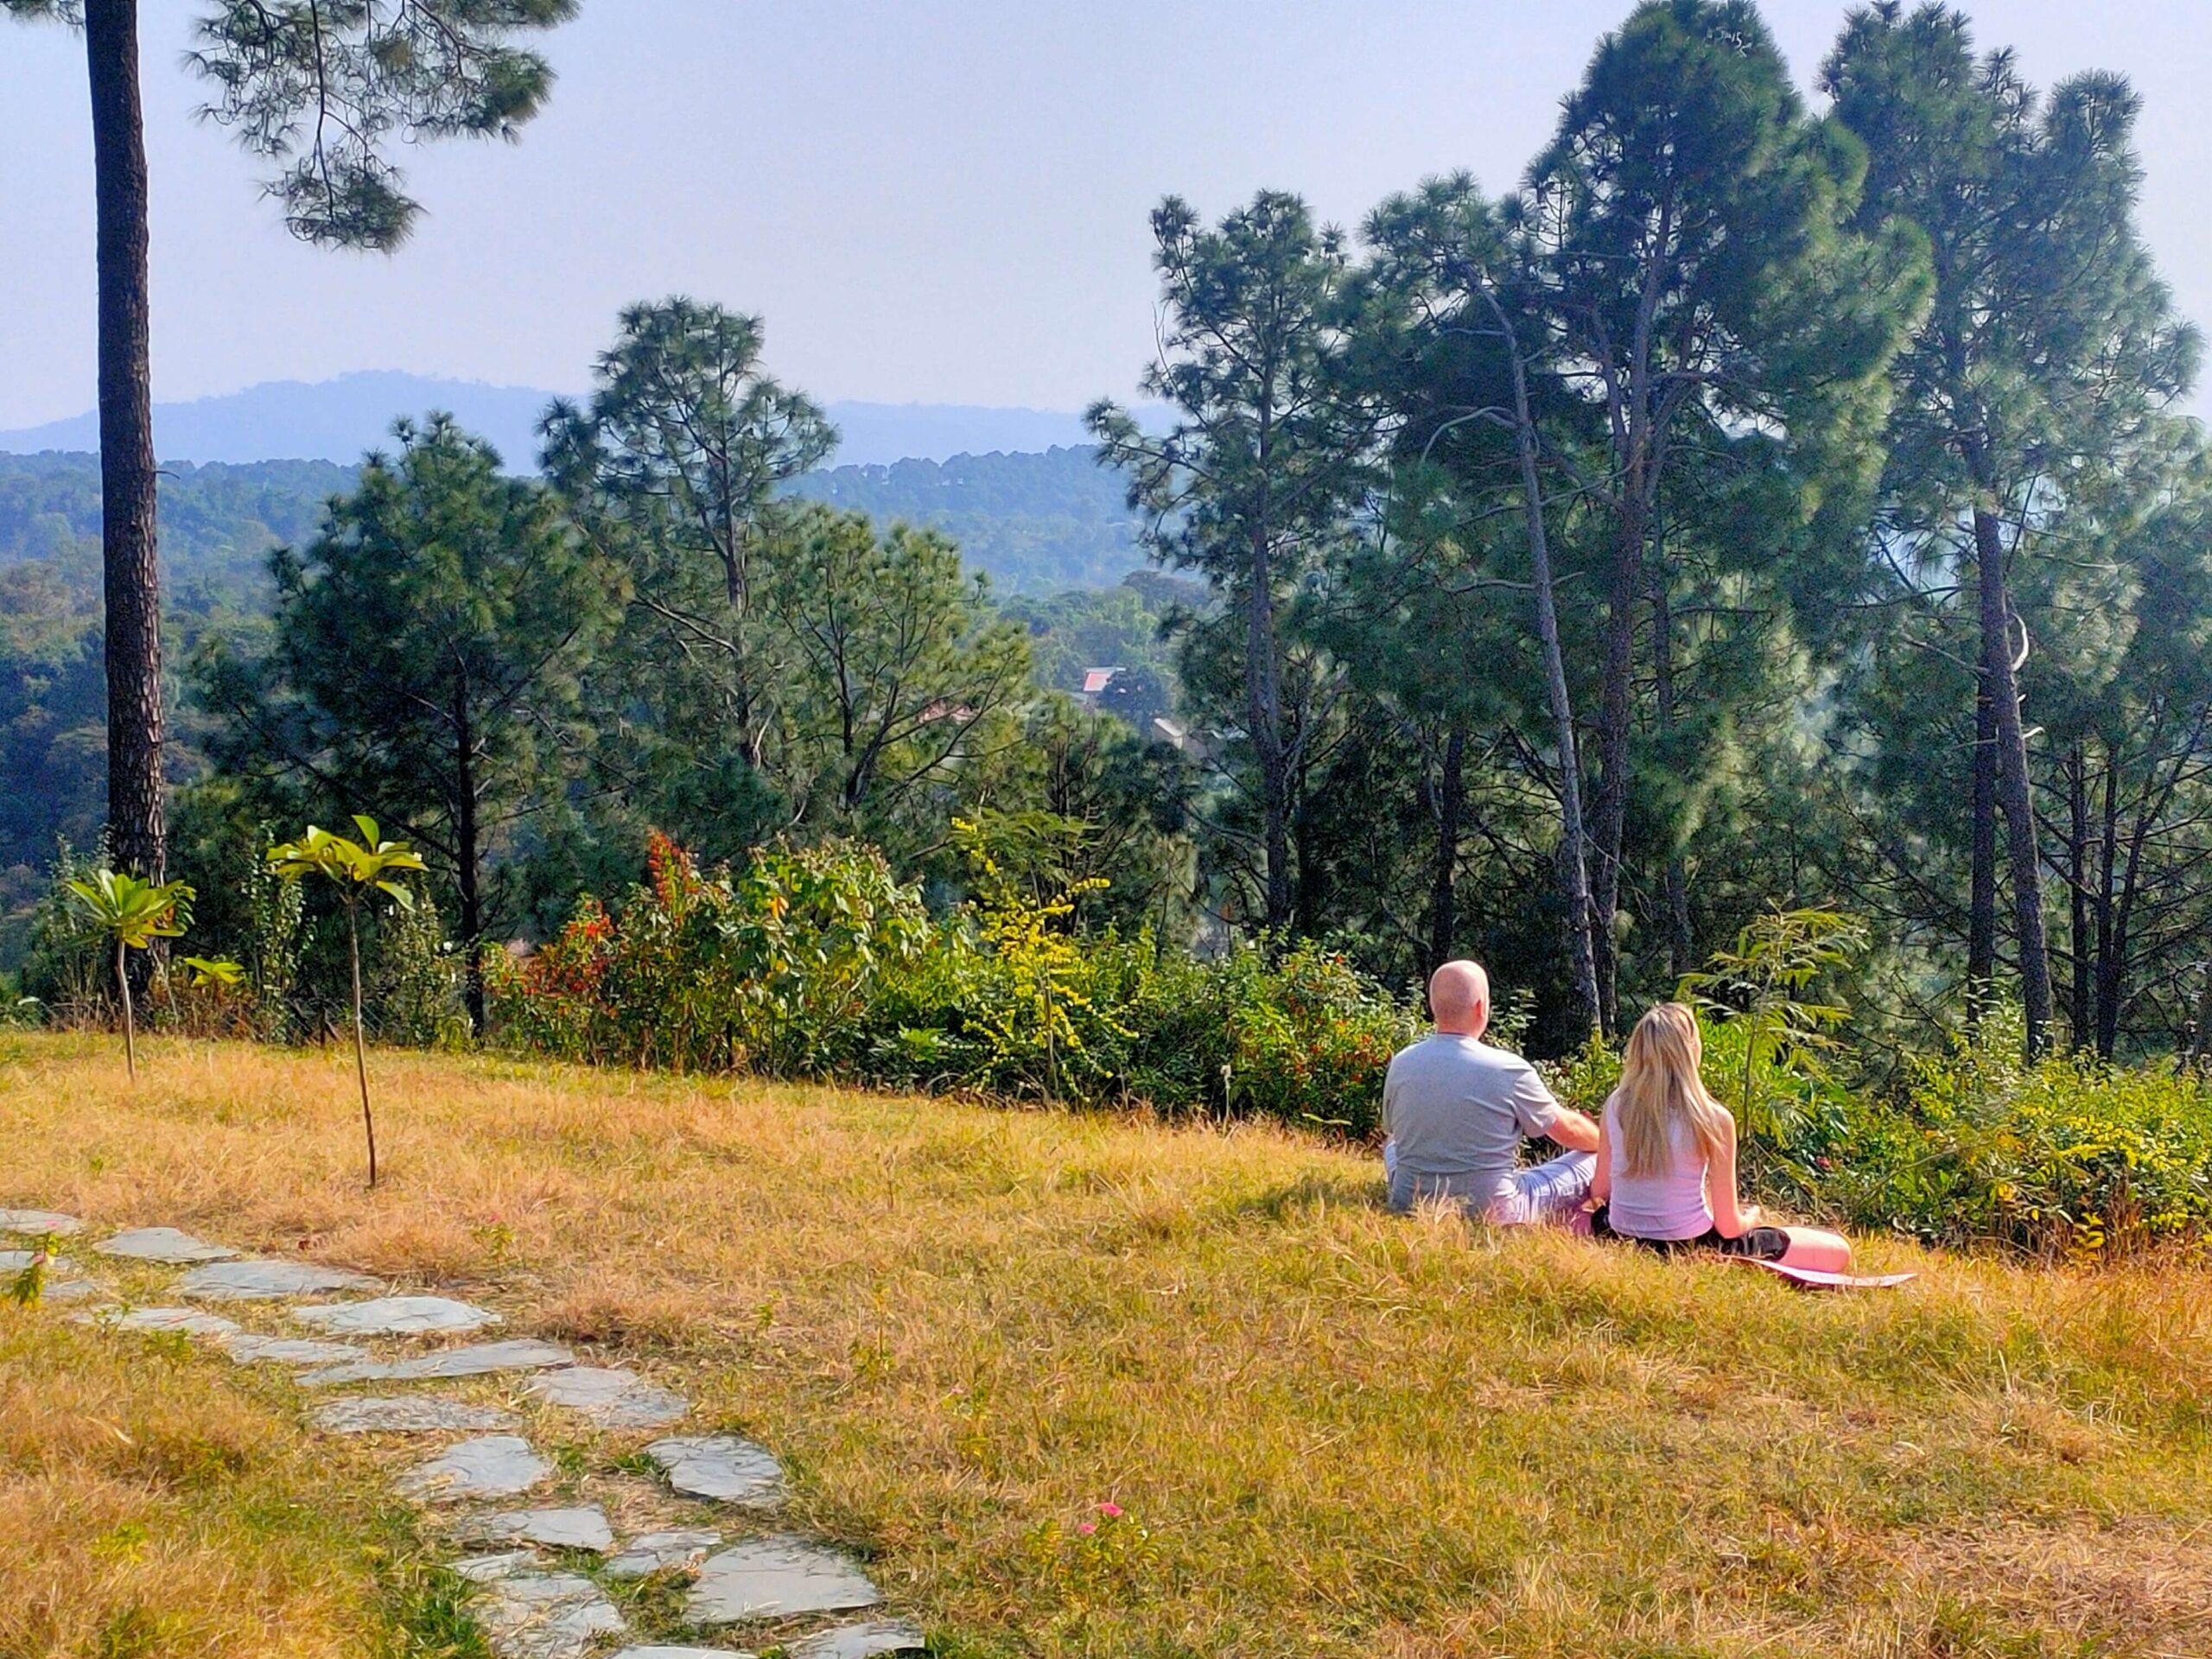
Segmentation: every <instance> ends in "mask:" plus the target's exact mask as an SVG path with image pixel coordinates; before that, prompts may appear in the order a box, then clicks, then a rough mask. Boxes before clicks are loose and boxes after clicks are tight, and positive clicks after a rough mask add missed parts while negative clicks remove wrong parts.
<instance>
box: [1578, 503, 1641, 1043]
mask: <svg viewBox="0 0 2212 1659" xmlns="http://www.w3.org/2000/svg"><path fill="white" fill-rule="evenodd" d="M1636 489H1637V486H1636V485H1635V484H1634V483H1633V482H1631V483H1630V486H1629V490H1630V493H1631V495H1633V493H1634V492H1635V491H1636ZM1642 592H1643V512H1642V511H1641V506H1640V504H1636V503H1634V502H1633V501H1631V505H1629V506H1628V507H1627V508H1626V509H1625V510H1624V512H1623V513H1622V520H1621V526H1620V540H1619V543H1618V545H1617V547H1616V548H1615V550H1614V554H1613V570H1612V582H1611V594H1610V595H1609V602H1608V607H1607V613H1606V617H1605V662H1604V667H1603V674H1604V679H1603V682H1602V685H1601V689H1600V691H1599V706H1598V719H1599V768H1600V770H1599V779H1598V800H1597V813H1596V817H1597V823H1596V824H1595V826H1594V829H1595V831H1596V836H1595V839H1596V842H1597V844H1596V847H1595V848H1594V849H1593V860H1592V861H1593V862H1594V864H1595V866H1596V868H1594V869H1593V870H1592V873H1591V877H1592V879H1591V884H1590V885H1591V909H1592V917H1591V927H1590V944H1591V949H1592V955H1593V956H1594V957H1596V959H1597V972H1598V1019H1599V1026H1600V1027H1601V1028H1602V1029H1603V1030H1604V1031H1605V1033H1607V1034H1608V1035H1610V1034H1611V1033H1614V1032H1616V1031H1618V1029H1619V1027H1620V964H1619V963H1618V961H1617V960H1616V957H1615V952H1614V949H1613V918H1614V916H1615V914H1616V913H1617V912H1618V911H1619V909H1620V893H1621V853H1622V847H1623V842H1624V840H1625V839H1626V836H1627V829H1628V767H1629V759H1628V752H1629V736H1630V719H1631V716H1632V715H1633V712H1634V710H1633V706H1632V701H1631V694H1632V691H1633V690H1634V688H1633V685H1632V683H1631V681H1632V679H1633V677H1634V674H1635V671H1636V607H1637V599H1638V598H1639V597H1640V595H1641V594H1642Z"/></svg>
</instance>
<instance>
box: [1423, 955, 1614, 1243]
mask: <svg viewBox="0 0 2212 1659" xmlns="http://www.w3.org/2000/svg"><path fill="white" fill-rule="evenodd" d="M1428 1011H1429V1014H1430V1016H1431V1017H1432V1018H1433V1019H1434V1020H1435V1021H1436V1031H1435V1034H1434V1035H1433V1036H1429V1037H1425V1038H1423V1039H1421V1041H1420V1042H1417V1043H1415V1044H1414V1045H1413V1046H1411V1047H1410V1048H1406V1049H1402V1050H1400V1051H1399V1052H1398V1053H1397V1054H1396V1055H1395V1056H1394V1057H1393V1058H1392V1059H1391V1061H1390V1071H1389V1077H1387V1078H1385V1080H1384V1082H1383V1133H1384V1135H1386V1136H1387V1137H1388V1139H1386V1140H1385V1141H1383V1168H1384V1170H1385V1171H1386V1172H1387V1173H1388V1174H1389V1181H1390V1207H1391V1208H1392V1209H1393V1210H1410V1209H1412V1208H1413V1207H1414V1205H1416V1204H1418V1203H1420V1202H1421V1200H1422V1199H1424V1198H1446V1199H1449V1200H1451V1201H1452V1202H1454V1203H1457V1204H1459V1205H1461V1206H1462V1207H1463V1208H1465V1210H1466V1211H1467V1212H1468V1213H1469V1214H1470V1215H1474V1216H1479V1217H1483V1218H1484V1219H1485V1220H1488V1221H1492V1222H1497V1223H1499V1224H1503V1225H1509V1226H1510V1225H1517V1224H1521V1223H1523V1222H1542V1221H1551V1222H1562V1223H1564V1222H1568V1221H1571V1220H1572V1218H1573V1217H1574V1215H1575V1214H1576V1213H1577V1212H1578V1211H1580V1208H1581V1205H1582V1200H1583V1198H1584V1196H1585V1195H1586V1193H1587V1192H1589V1191H1590V1178H1591V1175H1592V1173H1594V1171H1595V1170H1596V1167H1597V1160H1596V1159H1595V1158H1594V1157H1592V1154H1594V1153H1595V1152H1596V1151H1597V1149H1598V1126H1597V1124H1595V1123H1594V1122H1592V1121H1591V1120H1590V1119H1589V1118H1587V1117H1586V1116H1583V1115H1582V1114H1581V1113H1580V1112H1578V1111H1576V1110H1575V1109H1573V1107H1571V1106H1562V1105H1560V1103H1559V1102H1558V1101H1557V1100H1555V1099H1554V1098H1553V1097H1552V1091H1551V1090H1548V1089H1547V1088H1546V1087H1544V1080H1543V1079H1542V1078H1541V1077H1538V1076H1537V1075H1536V1068H1535V1067H1534V1066H1533V1065H1529V1062H1528V1061H1526V1060H1524V1059H1522V1058H1521V1057H1520V1056H1519V1055H1518V1054H1515V1053H1511V1052H1508V1051H1507V1050H1505V1049H1503V1048H1493V1047H1491V1046H1490V1045H1489V1044H1488V1043H1485V1042H1484V1041H1483V1040H1482V1035H1483V1031H1484V1027H1487V1026H1488V1025H1489V1024H1490V976H1489V975H1487V974H1485V973H1484V971H1483V970H1482V967H1481V964H1479V963H1472V962H1464V961H1463V962H1447V963H1445V964H1444V965H1443V966H1442V967H1441V968H1439V969H1437V970H1436V972H1435V973H1434V974H1433V975H1431V976H1429V982H1428ZM1539 1135H1541V1136H1543V1137H1544V1138H1546V1139H1547V1140H1550V1141H1556V1142H1557V1143H1558V1144H1559V1145H1560V1146H1562V1147H1567V1149H1568V1150H1567V1153H1566V1154H1565V1155H1564V1156H1562V1157H1559V1158H1554V1159H1553V1160H1551V1161H1550V1162H1549V1163H1546V1164H1538V1165H1536V1166H1535V1167H1534V1168H1531V1169H1522V1168H1521V1167H1520V1166H1519V1165H1520V1152H1521V1141H1522V1137H1524V1136H1526V1137H1529V1138H1530V1139H1534V1138H1535V1137H1536V1136H1539Z"/></svg>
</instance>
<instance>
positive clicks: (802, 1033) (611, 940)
mask: <svg viewBox="0 0 2212 1659" xmlns="http://www.w3.org/2000/svg"><path fill="white" fill-rule="evenodd" d="M967 833H968V835H969V842H970V846H971V849H973V856H974V857H975V859H976V863H977V866H978V869H979V876H980V885H981V888H982V892H981V895H980V897H979V898H978V899H977V900H976V901H975V902H973V903H970V904H968V905H963V906H960V907H959V908H958V909H957V910H956V911H955V912H952V913H951V914H950V915H948V916H945V917H944V918H941V919H939V920H938V921H937V922H935V923H931V921H930V920H929V919H928V918H927V916H926V914H925V912H924V910H923V908H922V906H921V901H920V896H919V894H918V893H916V892H914V891H913V890H912V889H911V888H907V887H901V886H900V885H899V883H898V882H897V881H895V880H893V877H892V875H891V873H890V868H889V867H888V865H887V863H886V862H885V861H884V860H883V858H882V855H880V854H879V853H876V852H875V851H874V850H873V849H867V848H863V847H859V846H856V845H854V844H851V843H841V842H829V843H825V844H824V845H823V846H820V847H817V848H811V849H791V848H783V847H779V848H774V849H767V850H766V851H764V852H762V853H760V854H759V855H756V856H755V857H754V859H753V861H751V863H750V864H749V865H748V866H747V868H745V869H744V870H742V871H741V872H735V873H733V872H731V871H728V870H718V871H715V872H713V873H710V874H702V873H701V872H700V871H699V870H698V869H697V868H696V866H695V865H694V864H693V863H692V861H690V859H689V858H688V857H687V856H686V855H684V854H683V852H682V851H681V850H680V849H677V848H676V847H674V846H673V845H672V844H671V843H669V842H665V841H657V842H655V843H654V846H653V848H652V854H651V859H650V864H651V879H650V880H649V881H648V882H647V883H646V884H645V886H642V887H638V888H636V889H633V890H632V893H630V894H629V895H628V896H627V898H626V899H625V900H624V902H623V903H622V905H621V906H620V907H619V908H618V909H617V910H616V911H615V912H613V913H612V914H610V913H609V912H607V911H606V910H604V909H602V908H601V906H599V905H597V904H596V903H595V902H593V901H590V900H587V901H586V902H585V903H584V904H583V905H582V906H581V907H580V908H579V910H578V912H577V913H576V914H575V917H574V918H572V919H571V920H570V921H569V925H567V926H566V927H565V928H564V929H563V931H561V933H560V934H559V935H558V936H557V937H556V938H555V939H553V940H552V941H550V943H549V944H546V945H545V946H544V947H543V948H542V949H540V950H537V951H536V952H534V953H533V954H531V956H530V957H527V958H525V959H524V960H523V961H521V962H519V963H518V962H515V961H513V960H512V959H511V958H510V957H508V956H507V954H506V953H505V952H495V953H493V954H492V955H491V956H490V957H489V958H488V960H487V963H486V977H487V981H488V983H489V986H490V989H491V1007H492V1014H493V1034H494V1036H495V1037H496V1038H497V1039H499V1040H500V1041H503V1042H505V1043H507V1044H509V1045H511V1046H516V1047H519V1048H524V1049H527V1050H531V1051H534V1052H542V1053H548V1054H553V1055H557V1056H560V1057H563V1058H575V1059H595V1060H611V1061H617V1062H620V1063H625V1064H632V1065H662V1066H668V1067H671V1068H674V1069H677V1070H686V1071H689V1070H699V1069H710V1070H721V1069H737V1068H749V1069H752V1070H755V1071H765V1072H769V1073H772V1074H774V1075H783V1076H790V1075H804V1076H817V1077H845V1078H849V1079H855V1080H861V1081H868V1082H874V1083H880V1084H888V1085H890V1086H893V1087H899V1088H918V1089H931V1090H973V1091H978V1092H983V1093H988V1094H992V1095H996V1096H1003V1097H1007V1098H1015V1099H1021V1098H1030V1099H1050V1100H1060V1101H1065V1102H1070V1103H1077V1104H1090V1105H1103V1104H1108V1103H1130V1102H1144V1103H1150V1104H1152V1105H1154V1106H1155V1107H1158V1108H1159V1109H1162V1110H1166V1111H1170V1112H1179V1113H1180V1112H1199V1113H1207V1114H1217V1115H1230V1116H1268V1117H1274V1118H1278V1119H1281V1120H1282V1121H1284V1122H1292V1123H1301V1124H1305V1125H1307V1126H1309V1127H1314V1128H1324V1129H1327V1130H1331V1131H1334V1132H1338V1133H1341V1134H1344V1135H1352V1136H1363V1135H1367V1134H1369V1133H1370V1132H1371V1131H1372V1129H1373V1128H1374V1127H1375V1123H1376V1118H1377V1116H1378V1113H1379V1109H1380V1105H1381V1096H1382V1080H1383V1071H1384V1069H1385V1068H1386V1067H1387V1066H1388V1065H1389V1058H1390V1055H1391V1054H1392V1053H1393V1052H1395V1049H1396V1048H1397V1047H1399V1046H1402V1044H1403V1043H1404V1042H1405V1041H1407V1040H1408V1039H1410V1037H1411V1036H1412V1034H1413V1033H1414V1030H1415V1029H1416V1028H1417V1026H1418V1014H1417V1013H1416V1011H1415V1010H1414V1008H1412V1007H1410V1006H1408V1005H1406V1004H1404V1003H1402V1002H1400V1001H1397V1000H1396V999H1395V998H1392V997H1390V996H1389V995H1386V994H1385V993H1383V991H1382V990H1381V989H1380V988H1377V987H1376V985H1375V984H1374V983H1373V982H1371V981H1370V980H1369V979H1367V978H1366V977H1364V976H1362V975H1361V974H1359V973H1358V972H1357V971H1356V970H1355V969H1352V968H1351V965H1350V964H1349V963H1346V962H1345V961H1344V959H1343V958H1342V957H1338V956H1336V955H1334V954H1332V953H1331V952H1328V951H1326V950H1322V949H1320V948H1319V947H1317V946H1313V945H1310V944H1307V945H1298V946H1295V947H1293V948H1291V949H1289V950H1285V951H1283V952H1282V953H1281V955H1280V956H1276V957H1271V956H1270V954H1269V953H1268V952H1265V951H1262V950H1258V949H1256V948H1245V949H1242V950H1235V951H1232V952H1231V953H1230V954H1229V955H1227V956H1226V957H1222V958H1219V959H1217V960H1215V961H1211V962H1199V961H1195V960H1193V959H1192V958H1191V957H1187V956H1185V955H1184V954H1182V953H1181V952H1179V951H1177V952H1162V951H1160V950H1159V949H1158V948H1157V947H1156V945H1155V944H1154V940H1153V939H1152V938H1151V937H1150V936H1149V934H1145V933H1140V934H1139V935H1138V936H1136V937H1135V938H1122V937H1120V936H1119V935H1117V934H1115V933H1113V932H1111V931H1109V932H1106V933H1104V934H1102V935H1096V936H1089V937H1086V936H1084V935H1081V934H1078V933H1075V932H1072V931H1070V930H1069V926H1068V924H1069V922H1070V919H1071V914H1072V908H1073V905H1074V903H1075V902H1076V900H1077V899H1079V898H1080V897H1081V896H1082V894H1083V893H1084V891H1086V890H1087V889H1088V887H1090V882H1088V881H1086V880H1077V882H1075V883H1073V884H1071V887H1069V888H1068V889H1066V890H1065V892H1063V893H1059V894H1058V895H1052V896H1046V897H1039V896H1038V895H1037V894H1035V893H1033V891H1032V890H1031V889H1030V888H1029V887H1027V884H1026V883H1024V882H1020V881H1018V880H1015V879H1014V878H1013V877H1011V876H1010V875H1008V874H1007V872H1005V871H1004V870H1002V869H1001V868H998V866H997V863H996V859H995V854H994V853H993V852H992V851H991V850H990V849H988V846H987V845H986V844H985V843H984V842H983V841H982V839H981V837H980V832H979V831H976V830H973V829H971V830H969V831H968V832H967Z"/></svg>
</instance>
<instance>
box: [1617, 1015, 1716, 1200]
mask: <svg viewBox="0 0 2212 1659" xmlns="http://www.w3.org/2000/svg"><path fill="white" fill-rule="evenodd" d="M1703 1058H1705V1044H1704V1042H1703V1041H1702V1040H1701V1039H1700V1038H1699V1036H1698V1031H1697V1015H1696V1014H1693V1013H1691V1012H1690V1010H1689V1009H1688V1008H1687V1007H1683V1006H1682V1004H1681V1003H1680V1002H1662V1003H1661V1004H1660V1005H1659V1006H1658V1007H1656V1008H1654V1009H1652V1010H1651V1012H1650V1013H1649V1014H1645V1015H1644V1016H1643V1019H1641V1020H1637V1022H1636V1029H1635V1030H1634V1031H1632V1032H1630V1033H1629V1037H1628V1052H1627V1053H1626V1054H1625V1055H1624V1056H1623V1057H1622V1060H1621V1081H1620V1087H1619V1089H1618V1091H1617V1092H1616V1093H1615V1095H1614V1096H1613V1122H1614V1124H1615V1126H1616V1127H1617V1128H1618V1129H1619V1130H1620V1159H1621V1162H1620V1169H1621V1173H1622V1174H1624V1175H1627V1176H1630V1177H1633V1178H1635V1179H1649V1178H1651V1177H1655V1176H1660V1175H1664V1174H1666V1173H1668V1172H1669V1170H1671V1169H1673V1168H1674V1166H1675V1138H1674V1128H1675V1124H1676V1123H1678V1122H1681V1123H1687V1124H1688V1125H1689V1129H1690V1138H1691V1140H1692V1141H1693V1142H1694V1144H1695V1145H1696V1146H1697V1147H1699V1148H1700V1150H1701V1151H1703V1152H1704V1154H1705V1155H1706V1156H1707V1158H1711V1157H1713V1155H1714V1154H1716V1153H1719V1151H1721V1150H1722V1149H1723V1148H1725V1147H1726V1146H1727V1145H1728V1143H1729V1141H1730V1139H1731V1138H1732V1136H1733V1135H1734V1134H1735V1132H1736V1120H1735V1119H1734V1118H1732V1117H1731V1116H1729V1115H1728V1109H1727V1108H1726V1106H1723V1105H1722V1104H1721V1103H1719V1101H1717V1100H1715V1099H1714V1098H1713V1096H1712V1095H1711V1094H1710V1093H1708V1092H1707V1090H1706V1086H1705V1079H1704V1078H1702V1077H1700V1076H1699V1075H1698V1064H1699V1062H1700V1060H1702V1059H1703Z"/></svg>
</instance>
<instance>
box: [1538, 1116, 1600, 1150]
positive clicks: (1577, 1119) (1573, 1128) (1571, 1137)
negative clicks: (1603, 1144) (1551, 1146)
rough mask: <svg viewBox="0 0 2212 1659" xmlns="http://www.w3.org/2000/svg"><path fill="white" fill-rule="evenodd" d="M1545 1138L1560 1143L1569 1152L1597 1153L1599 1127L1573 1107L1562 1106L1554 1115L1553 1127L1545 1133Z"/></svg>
mask: <svg viewBox="0 0 2212 1659" xmlns="http://www.w3.org/2000/svg"><path fill="white" fill-rule="evenodd" d="M1544 1138H1545V1139H1546V1140H1548V1141H1558V1142H1559V1144H1560V1145H1561V1146H1562V1147H1566V1148H1567V1150H1568V1151H1569V1152H1595V1151H1597V1150H1598V1125H1597V1124H1596V1123H1595V1122H1593V1121H1592V1119H1591V1118H1590V1117H1589V1116H1586V1114H1584V1113H1581V1112H1578V1111H1576V1110H1575V1109H1574V1108H1573V1107H1572V1106H1562V1107H1560V1109H1558V1111H1557V1112H1555V1113H1554V1114H1553V1116H1552V1126H1551V1128H1548V1129H1546V1130H1545V1131H1544Z"/></svg>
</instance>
